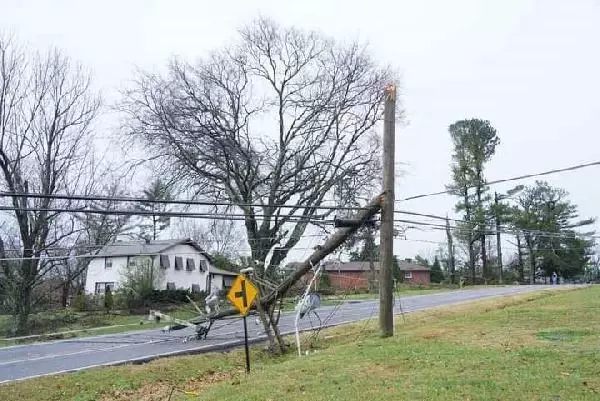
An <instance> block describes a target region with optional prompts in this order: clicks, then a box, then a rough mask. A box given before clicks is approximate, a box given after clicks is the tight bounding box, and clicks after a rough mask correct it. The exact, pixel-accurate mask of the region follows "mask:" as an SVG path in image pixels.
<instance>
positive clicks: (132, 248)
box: [89, 238, 211, 260]
mask: <svg viewBox="0 0 600 401" xmlns="http://www.w3.org/2000/svg"><path fill="white" fill-rule="evenodd" d="M176 245H189V246H191V247H194V248H195V249H196V250H198V252H200V253H201V254H202V255H204V256H205V257H207V258H208V259H209V260H210V259H211V257H210V255H209V254H208V253H206V251H205V250H204V249H202V247H200V245H198V243H197V242H196V241H194V240H192V239H189V238H186V239H171V240H157V241H117V242H115V243H112V244H108V245H105V246H104V247H103V248H102V249H100V251H99V252H98V253H97V254H90V255H89V256H91V257H93V258H106V257H117V256H139V255H148V256H152V255H158V254H160V253H161V252H164V251H166V250H167V249H169V248H172V247H174V246H176Z"/></svg>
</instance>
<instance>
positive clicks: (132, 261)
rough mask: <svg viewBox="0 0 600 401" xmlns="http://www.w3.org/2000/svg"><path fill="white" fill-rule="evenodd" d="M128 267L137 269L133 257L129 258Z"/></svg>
mask: <svg viewBox="0 0 600 401" xmlns="http://www.w3.org/2000/svg"><path fill="white" fill-rule="evenodd" d="M127 265H128V266H129V267H135V258H134V257H133V256H128V257H127Z"/></svg>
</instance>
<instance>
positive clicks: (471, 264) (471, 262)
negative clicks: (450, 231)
mask: <svg viewBox="0 0 600 401" xmlns="http://www.w3.org/2000/svg"><path fill="white" fill-rule="evenodd" d="M473 244H474V242H473V241H470V242H469V269H470V270H471V278H472V280H473V283H472V284H475V279H476V278H477V273H476V272H475V251H474V250H473Z"/></svg>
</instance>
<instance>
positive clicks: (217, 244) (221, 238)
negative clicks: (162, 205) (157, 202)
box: [177, 219, 245, 259]
mask: <svg viewBox="0 0 600 401" xmlns="http://www.w3.org/2000/svg"><path fill="white" fill-rule="evenodd" d="M238 223H239V222H238V221H234V220H209V221H206V222H200V221H197V220H184V219H181V221H180V222H179V223H178V224H177V227H178V233H179V235H180V236H182V237H185V238H191V239H193V240H194V241H196V242H198V244H199V245H200V246H201V247H202V248H203V249H205V250H206V251H207V252H209V253H218V254H220V255H223V256H226V257H228V258H230V259H237V258H238V257H240V256H241V254H242V252H241V250H242V249H243V248H244V242H245V241H244V234H243V232H240V227H239V224H238Z"/></svg>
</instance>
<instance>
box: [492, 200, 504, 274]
mask: <svg viewBox="0 0 600 401" xmlns="http://www.w3.org/2000/svg"><path fill="white" fill-rule="evenodd" d="M494 206H495V213H494V215H495V217H496V246H497V247H498V266H500V284H502V278H503V277H502V273H503V272H502V270H503V268H502V245H501V244H500V241H501V239H500V211H499V210H498V192H494Z"/></svg>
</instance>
